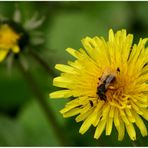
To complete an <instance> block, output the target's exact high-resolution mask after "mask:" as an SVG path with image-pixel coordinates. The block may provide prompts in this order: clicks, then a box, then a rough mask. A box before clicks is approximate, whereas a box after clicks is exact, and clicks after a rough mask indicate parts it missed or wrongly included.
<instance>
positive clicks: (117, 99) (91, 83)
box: [50, 30, 148, 141]
mask: <svg viewBox="0 0 148 148" xmlns="http://www.w3.org/2000/svg"><path fill="white" fill-rule="evenodd" d="M147 41H148V38H145V39H140V41H139V43H138V44H134V45H132V43H133V35H132V34H128V35H127V34H126V30H121V31H117V33H115V34H114V32H113V30H109V39H108V41H105V40H104V38H102V37H101V38H99V37H94V38H90V37H86V38H85V39H83V40H82V44H83V46H84V48H85V50H84V49H79V51H77V50H74V49H72V48H68V49H66V50H67V52H69V53H70V54H71V55H72V56H74V57H75V58H76V59H77V60H75V61H74V62H72V61H68V65H63V64H57V65H56V66H55V68H56V69H58V70H60V71H62V74H61V76H59V77H56V78H54V80H53V85H54V86H57V87H61V88H64V89H63V90H59V91H56V92H53V93H51V94H50V98H68V97H72V100H71V101H70V102H68V103H67V104H66V106H65V108H64V109H62V110H61V111H60V112H61V113H62V114H63V116H64V117H71V116H74V115H78V116H77V117H76V121H77V122H80V121H83V124H82V126H81V128H80V130H79V132H80V133H81V134H84V133H85V132H86V131H87V130H88V129H89V128H90V126H91V125H93V126H94V127H96V130H95V134H94V138H96V139H98V138H99V137H100V136H101V134H102V132H103V131H104V130H105V133H106V135H110V134H111V132H112V127H113V125H115V127H116V129H117V131H118V140H120V141H121V140H123V138H124V134H125V131H127V133H128V135H129V137H130V139H131V140H136V131H135V125H136V126H137V127H138V128H139V130H140V132H141V134H142V136H146V135H147V129H146V126H145V124H144V122H143V120H142V118H141V117H143V118H144V119H146V120H148V109H147V107H148V84H147V82H148V48H146V47H145V45H146V42H147Z"/></svg>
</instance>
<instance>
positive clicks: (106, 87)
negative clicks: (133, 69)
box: [96, 68, 130, 109]
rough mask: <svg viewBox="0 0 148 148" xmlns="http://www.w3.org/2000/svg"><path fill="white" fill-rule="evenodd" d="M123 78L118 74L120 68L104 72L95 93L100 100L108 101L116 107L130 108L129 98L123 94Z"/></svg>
mask: <svg viewBox="0 0 148 148" xmlns="http://www.w3.org/2000/svg"><path fill="white" fill-rule="evenodd" d="M125 83H126V82H125V80H124V79H123V78H122V77H121V75H120V69H119V68H117V70H116V72H107V73H106V72H105V73H104V74H103V75H102V76H101V78H99V83H98V87H97V93H96V94H97V95H98V97H99V99H100V100H104V101H105V102H108V103H110V105H112V106H116V107H118V108H122V109H123V108H125V107H126V108H130V105H129V104H130V102H129V101H130V98H129V96H127V95H126V94H125Z"/></svg>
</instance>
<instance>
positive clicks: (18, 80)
mask: <svg viewBox="0 0 148 148" xmlns="http://www.w3.org/2000/svg"><path fill="white" fill-rule="evenodd" d="M16 4H17V6H18V8H19V9H20V10H21V14H22V16H23V17H22V20H25V19H29V18H30V17H32V15H33V13H35V12H38V13H39V15H40V16H45V18H46V19H45V22H44V24H43V26H42V27H40V30H42V31H43V32H44V35H45V38H46V42H45V44H44V46H43V47H40V48H39V47H37V48H36V49H35V51H36V52H37V53H38V54H39V55H40V56H41V57H42V58H43V59H44V60H45V61H46V62H47V63H48V65H49V67H50V68H51V69H52V72H54V73H55V74H59V72H57V71H56V70H54V65H55V64H56V63H66V62H67V60H70V59H73V58H72V57H71V56H70V55H69V54H68V53H67V52H65V49H66V48H67V47H72V48H75V49H78V48H80V47H82V44H81V39H82V38H84V37H86V36H90V37H93V36H96V35H97V36H103V37H105V39H107V36H108V30H109V29H110V28H112V29H114V30H115V31H116V30H118V29H123V28H125V29H127V32H128V33H133V34H134V36H135V38H134V41H135V42H137V41H138V39H139V38H140V37H142V38H144V37H147V34H148V29H147V28H148V15H147V14H148V2H79V1H77V2H68V1H67V2H66V1H65V2H62V1H61V2H0V16H7V17H9V18H11V17H12V14H13V13H14V11H15V8H16ZM24 58H25V60H26V62H27V64H28V66H29V70H30V71H31V73H32V75H33V77H34V79H35V80H36V81H37V83H38V85H39V88H40V90H41V92H42V93H43V94H44V97H45V98H46V99H47V102H48V103H49V104H51V109H52V110H53V111H54V114H55V116H56V118H57V120H58V122H59V123H60V124H61V126H62V127H63V129H64V133H63V134H65V135H68V137H69V139H70V141H69V143H70V144H69V146H133V143H132V142H131V141H130V140H129V137H128V135H127V134H126V135H125V138H124V140H123V141H122V142H119V141H117V132H116V130H115V129H113V132H112V134H111V136H105V133H103V134H102V136H101V138H100V139H99V140H95V139H93V134H94V131H95V128H93V127H91V128H90V129H89V131H88V132H87V133H86V134H85V135H80V134H79V132H78V131H79V128H80V125H81V123H76V122H75V120H74V118H68V119H64V118H63V117H62V115H61V114H60V113H59V110H60V109H62V108H63V107H64V104H65V102H67V101H68V100H66V99H59V100H51V99H49V98H48V94H49V93H50V92H52V91H53V90H55V89H56V88H54V87H53V86H52V78H50V73H47V71H45V70H44V69H43V68H42V67H41V66H40V65H39V63H38V62H36V61H35V60H34V59H32V57H31V56H30V55H27V54H25V55H24ZM145 123H146V125H147V127H148V124H147V122H145ZM137 137H138V138H137V142H136V143H137V145H139V146H148V142H147V141H148V137H145V138H143V137H142V136H141V135H140V133H139V130H137ZM0 146H61V144H60V142H59V141H58V139H57V138H56V136H55V134H54V132H53V129H52V127H51V126H50V124H48V120H47V119H46V116H45V115H44V112H43V110H42V108H41V107H40V104H39V103H38V101H37V100H36V97H35V96H34V95H33V93H32V92H31V89H30V87H29V86H28V84H27V82H26V80H25V79H24V77H23V76H22V75H21V73H20V72H19V70H18V69H17V67H15V65H14V67H13V68H12V70H11V72H8V71H7V68H6V62H3V63H0Z"/></svg>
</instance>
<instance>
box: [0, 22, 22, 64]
mask: <svg viewBox="0 0 148 148" xmlns="http://www.w3.org/2000/svg"><path fill="white" fill-rule="evenodd" d="M19 39H20V35H19V34H18V33H16V32H15V31H14V30H13V29H12V28H11V27H10V26H9V25H7V24H1V25H0V62H2V61H3V60H4V59H5V57H6V56H7V54H8V53H9V52H10V51H12V52H14V53H18V52H19V51H20V48H19V46H18V40H19Z"/></svg>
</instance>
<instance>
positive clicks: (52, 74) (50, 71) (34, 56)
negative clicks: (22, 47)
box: [29, 49, 56, 78]
mask: <svg viewBox="0 0 148 148" xmlns="http://www.w3.org/2000/svg"><path fill="white" fill-rule="evenodd" d="M29 53H30V55H31V56H32V57H33V58H34V59H35V60H36V61H37V62H38V63H39V64H40V65H41V66H42V67H43V68H44V69H45V71H46V72H47V73H50V76H51V77H52V78H53V77H55V75H56V74H55V73H54V72H53V70H52V69H50V67H49V65H48V64H47V63H46V62H45V61H44V60H43V59H42V58H41V57H40V56H39V55H38V54H37V53H36V52H35V51H34V50H32V49H29Z"/></svg>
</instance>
